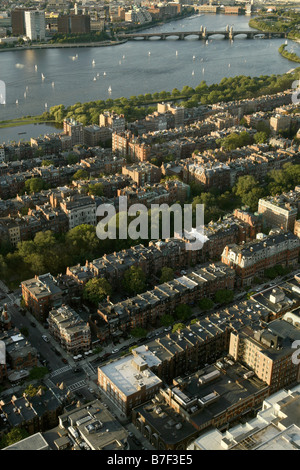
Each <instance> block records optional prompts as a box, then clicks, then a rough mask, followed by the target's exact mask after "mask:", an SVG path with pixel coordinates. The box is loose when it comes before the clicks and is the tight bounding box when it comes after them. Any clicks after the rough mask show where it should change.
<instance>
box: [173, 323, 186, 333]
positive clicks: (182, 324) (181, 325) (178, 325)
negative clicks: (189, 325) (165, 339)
mask: <svg viewBox="0 0 300 470" xmlns="http://www.w3.org/2000/svg"><path fill="white" fill-rule="evenodd" d="M184 328H185V324H184V323H176V324H175V325H174V326H173V328H172V333H176V331H178V330H179V331H180V330H183V329H184Z"/></svg>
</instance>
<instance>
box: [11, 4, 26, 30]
mask: <svg viewBox="0 0 300 470" xmlns="http://www.w3.org/2000/svg"><path fill="white" fill-rule="evenodd" d="M25 11H26V9H25V8H15V9H14V10H12V11H11V26H12V34H13V36H25V34H26V27H25Z"/></svg>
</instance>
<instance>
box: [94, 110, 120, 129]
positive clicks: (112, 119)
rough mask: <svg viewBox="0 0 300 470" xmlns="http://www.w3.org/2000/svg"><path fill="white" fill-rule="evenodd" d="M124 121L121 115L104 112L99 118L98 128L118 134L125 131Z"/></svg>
mask: <svg viewBox="0 0 300 470" xmlns="http://www.w3.org/2000/svg"><path fill="white" fill-rule="evenodd" d="M125 125H126V121H125V118H124V115H123V114H120V115H119V114H116V113H115V112H114V111H104V113H102V114H100V116H99V126H103V127H108V128H109V129H111V131H112V132H114V133H116V134H120V133H122V132H124V131H125Z"/></svg>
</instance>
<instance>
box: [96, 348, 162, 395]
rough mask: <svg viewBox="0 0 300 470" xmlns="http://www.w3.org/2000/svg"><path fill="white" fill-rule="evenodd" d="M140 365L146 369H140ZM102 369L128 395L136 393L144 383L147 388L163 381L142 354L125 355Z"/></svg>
mask: <svg viewBox="0 0 300 470" xmlns="http://www.w3.org/2000/svg"><path fill="white" fill-rule="evenodd" d="M140 367H143V368H144V370H139V368H140ZM100 370H101V371H102V373H103V374H105V375H106V377H108V379H109V380H111V382H113V383H114V384H115V385H116V386H117V387H118V388H119V389H120V390H121V391H122V392H123V393H124V394H125V395H126V396H130V395H132V394H134V393H136V392H137V391H139V390H140V388H141V387H142V386H144V385H145V386H146V389H151V388H153V387H155V386H157V385H160V384H161V383H162V381H161V380H160V379H159V378H158V377H157V376H156V375H155V374H154V373H153V372H152V371H151V370H150V369H149V368H148V365H147V362H146V361H145V360H144V359H143V358H142V357H140V356H133V355H132V356H127V357H123V358H121V359H119V360H117V361H114V362H111V363H109V364H107V365H104V366H103V367H100Z"/></svg>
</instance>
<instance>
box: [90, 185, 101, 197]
mask: <svg viewBox="0 0 300 470" xmlns="http://www.w3.org/2000/svg"><path fill="white" fill-rule="evenodd" d="M89 194H90V195H91V196H100V197H101V196H103V184H102V183H95V184H90V185H89Z"/></svg>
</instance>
